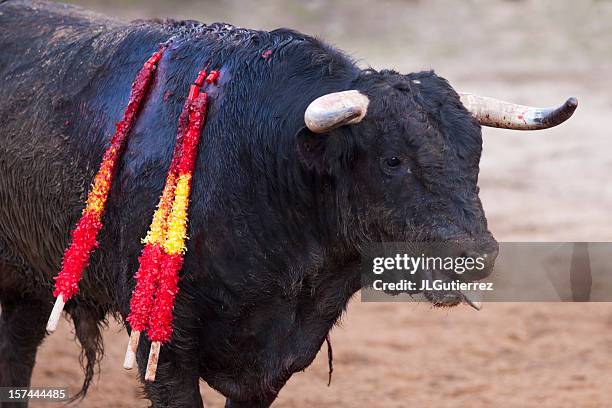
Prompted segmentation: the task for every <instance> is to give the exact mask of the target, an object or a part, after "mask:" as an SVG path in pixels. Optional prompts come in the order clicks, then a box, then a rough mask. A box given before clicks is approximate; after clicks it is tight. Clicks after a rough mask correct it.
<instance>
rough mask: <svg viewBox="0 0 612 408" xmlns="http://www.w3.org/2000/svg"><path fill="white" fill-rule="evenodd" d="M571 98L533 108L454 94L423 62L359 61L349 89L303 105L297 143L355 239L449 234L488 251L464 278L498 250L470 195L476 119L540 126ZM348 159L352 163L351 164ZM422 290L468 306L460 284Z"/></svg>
mask: <svg viewBox="0 0 612 408" xmlns="http://www.w3.org/2000/svg"><path fill="white" fill-rule="evenodd" d="M576 106H577V102H576V100H575V99H574V98H571V99H569V100H568V101H567V102H565V104H563V105H562V106H561V107H559V108H550V109H538V108H533V107H528V106H521V105H516V104H512V103H507V102H502V101H499V100H495V99H492V98H486V97H481V96H476V95H471V94H458V93H456V92H455V91H454V90H453V89H452V87H451V86H450V85H449V84H448V83H447V82H446V81H445V80H444V79H442V78H440V77H438V76H437V75H435V74H433V73H430V72H426V73H419V74H410V75H400V74H398V73H396V72H392V71H383V72H373V71H364V73H363V74H362V75H361V77H360V78H359V79H358V80H357V81H356V82H355V89H353V90H348V91H343V92H335V93H330V94H327V95H324V96H321V97H319V98H318V99H316V100H314V101H313V102H312V103H311V104H310V105H309V106H308V108H307V110H306V112H305V118H304V119H305V123H306V128H305V129H304V130H303V131H301V132H300V133H299V135H298V136H299V144H300V152H301V156H302V159H303V160H304V161H305V162H306V163H307V164H308V165H310V166H313V167H315V168H317V169H318V170H319V171H322V172H330V173H335V179H336V180H338V181H337V185H336V191H337V200H338V203H337V204H338V207H339V208H341V210H339V216H338V220H339V222H340V223H341V227H342V228H341V231H343V232H344V233H345V234H346V235H347V236H348V237H349V240H350V241H351V242H353V243H354V244H355V245H356V246H357V247H359V245H362V244H363V243H365V242H367V241H412V242H429V241H436V242H451V243H453V244H455V246H456V247H457V248H458V249H457V250H458V253H456V256H469V257H481V256H482V257H484V258H486V259H487V260H488V262H487V263H486V267H485V269H484V270H483V271H480V272H479V273H478V274H465V275H462V276H461V278H462V279H463V280H465V281H472V280H476V279H482V278H484V277H486V276H488V275H489V274H490V273H491V271H492V267H493V263H494V261H495V258H496V256H497V252H498V245H497V242H496V241H495V239H494V238H493V236H492V234H491V233H490V232H489V231H488V228H487V220H486V218H485V214H484V211H483V209H482V204H481V202H480V198H479V196H478V192H479V189H478V186H477V182H478V171H479V161H480V155H481V150H482V137H481V128H480V126H479V125H483V126H491V127H499V128H506V129H516V130H534V129H545V128H549V127H552V126H556V125H558V124H560V123H562V122H563V121H565V120H567V119H568V118H569V117H570V116H571V115H572V113H573V112H574V110H575V108H576ZM346 163H352V164H351V166H350V167H351V169H350V170H349V171H347V169H346V167H347V166H346ZM343 164H344V165H343ZM428 278H434V276H429V277H428ZM435 278H436V279H439V278H442V279H443V278H444V277H442V276H437V277H435ZM446 278H447V279H449V278H450V277H446ZM453 278H457V276H454V277H453ZM425 296H426V297H427V298H428V299H429V300H430V301H431V302H432V303H433V304H435V305H440V306H452V305H455V304H458V303H460V302H461V301H462V300H465V301H467V302H468V303H471V304H472V305H473V306H475V304H474V303H473V302H470V300H469V299H467V298H465V295H463V294H461V293H459V292H428V293H425Z"/></svg>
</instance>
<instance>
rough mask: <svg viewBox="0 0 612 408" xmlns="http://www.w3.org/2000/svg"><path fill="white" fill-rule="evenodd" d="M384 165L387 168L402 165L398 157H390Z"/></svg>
mask: <svg viewBox="0 0 612 408" xmlns="http://www.w3.org/2000/svg"><path fill="white" fill-rule="evenodd" d="M385 163H386V164H387V166H389V167H397V166H399V165H400V164H402V161H401V160H400V159H399V158H398V157H396V156H392V157H388V158H387V160H386V161H385Z"/></svg>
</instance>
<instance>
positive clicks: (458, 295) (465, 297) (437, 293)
mask: <svg viewBox="0 0 612 408" xmlns="http://www.w3.org/2000/svg"><path fill="white" fill-rule="evenodd" d="M423 296H425V298H426V299H427V300H428V301H429V302H430V303H431V304H432V305H433V306H434V307H440V308H444V307H447V308H450V307H454V306H457V305H459V304H462V303H464V304H466V305H468V306H471V307H473V308H474V309H476V310H480V309H481V308H482V303H481V302H480V301H478V300H476V299H475V298H474V297H473V295H471V294H469V293H464V292H461V291H459V290H456V291H452V290H450V291H446V290H425V291H423Z"/></svg>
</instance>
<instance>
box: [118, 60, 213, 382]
mask: <svg viewBox="0 0 612 408" xmlns="http://www.w3.org/2000/svg"><path fill="white" fill-rule="evenodd" d="M217 76H218V73H217V71H212V72H211V73H210V75H208V77H206V73H205V71H200V73H199V74H198V77H197V79H196V81H195V83H194V84H193V85H192V86H191V88H190V92H189V96H188V98H187V101H186V103H185V105H184V107H183V112H182V113H181V117H180V118H179V129H178V131H177V141H176V145H175V149H174V154H173V159H172V164H171V166H170V169H169V171H168V175H167V177H166V185H165V187H164V190H163V192H162V195H161V197H160V201H159V204H158V206H157V210H156V211H155V214H154V215H153V221H152V222H151V226H150V228H149V232H148V233H147V236H146V238H145V239H144V244H145V246H144V248H143V251H142V254H141V257H140V267H139V270H138V272H137V273H136V275H135V277H136V281H137V282H136V287H135V289H134V292H133V294H132V299H131V302H130V315H129V316H128V322H129V323H130V325H131V327H132V333H131V334H130V341H129V343H128V347H127V351H126V356H125V361H124V367H125V368H127V369H130V368H132V367H133V365H134V360H135V352H136V349H137V347H138V342H139V339H140V333H141V332H142V331H143V330H145V329H146V330H147V334H148V337H149V339H150V340H151V341H152V344H151V349H150V353H149V361H148V364H147V369H146V373H145V379H146V380H148V381H153V380H154V379H155V373H156V370H157V361H158V359H159V351H160V347H161V344H163V343H166V342H168V341H169V340H170V338H171V336H172V331H173V328H172V320H173V309H174V301H175V298H176V294H177V293H178V281H179V271H180V269H181V267H182V265H183V256H184V253H185V239H186V237H187V214H188V209H189V194H190V190H191V179H192V177H193V171H194V168H195V162H196V157H197V153H198V145H199V141H200V137H201V133H202V127H203V126H204V121H205V116H206V105H207V95H206V93H202V94H200V93H199V88H200V86H201V85H202V84H203V82H204V78H205V77H206V82H207V83H211V82H214V81H215V80H216V78H217ZM185 118H187V120H186V123H185Z"/></svg>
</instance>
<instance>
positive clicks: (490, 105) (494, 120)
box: [459, 93, 578, 130]
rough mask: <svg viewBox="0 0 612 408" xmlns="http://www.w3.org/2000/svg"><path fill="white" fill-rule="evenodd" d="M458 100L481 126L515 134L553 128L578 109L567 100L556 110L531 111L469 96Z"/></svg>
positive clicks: (571, 100)
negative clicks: (509, 130)
mask: <svg viewBox="0 0 612 408" xmlns="http://www.w3.org/2000/svg"><path fill="white" fill-rule="evenodd" d="M459 96H460V97H461V102H462V103H463V105H464V106H465V108H466V109H467V110H468V111H470V113H471V114H472V115H474V117H475V118H476V119H477V120H478V122H480V124H481V125H482V126H490V127H496V128H504V129H515V130H538V129H548V128H551V127H553V126H557V125H559V124H561V123H563V122H565V121H566V120H568V119H569V118H570V117H571V116H572V114H573V113H574V111H575V110H576V107H577V106H578V100H577V99H576V98H569V99H568V100H567V101H565V103H564V104H563V105H561V106H559V107H558V108H534V107H532V106H523V105H517V104H514V103H510V102H504V101H500V100H498V99H494V98H488V97H486V96H478V95H473V94H469V93H460V94H459Z"/></svg>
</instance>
